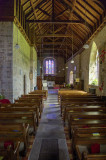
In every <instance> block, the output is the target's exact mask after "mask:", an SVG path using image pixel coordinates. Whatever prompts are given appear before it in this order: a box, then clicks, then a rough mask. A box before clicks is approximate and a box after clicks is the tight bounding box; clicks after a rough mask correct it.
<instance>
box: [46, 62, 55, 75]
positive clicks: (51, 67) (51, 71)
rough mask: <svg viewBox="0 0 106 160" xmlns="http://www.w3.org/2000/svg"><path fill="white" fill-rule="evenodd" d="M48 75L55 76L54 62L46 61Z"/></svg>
mask: <svg viewBox="0 0 106 160" xmlns="http://www.w3.org/2000/svg"><path fill="white" fill-rule="evenodd" d="M46 74H54V60H46Z"/></svg>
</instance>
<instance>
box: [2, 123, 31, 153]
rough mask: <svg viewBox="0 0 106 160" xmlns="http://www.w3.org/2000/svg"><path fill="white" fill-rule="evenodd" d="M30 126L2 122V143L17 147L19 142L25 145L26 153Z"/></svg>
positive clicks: (24, 150)
mask: <svg viewBox="0 0 106 160" xmlns="http://www.w3.org/2000/svg"><path fill="white" fill-rule="evenodd" d="M28 132H29V124H27V125H26V124H24V123H23V124H20V123H14V122H13V123H12V122H11V123H8V122H7V123H4V122H0V143H1V142H4V143H5V142H12V143H13V145H14V146H15V147H16V144H17V143H18V141H20V143H23V144H24V146H23V152H26V149H27V146H28V139H29V135H28Z"/></svg>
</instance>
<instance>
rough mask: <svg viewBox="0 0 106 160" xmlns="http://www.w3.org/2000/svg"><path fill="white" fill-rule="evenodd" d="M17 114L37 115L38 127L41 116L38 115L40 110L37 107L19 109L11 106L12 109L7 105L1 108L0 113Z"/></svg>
mask: <svg viewBox="0 0 106 160" xmlns="http://www.w3.org/2000/svg"><path fill="white" fill-rule="evenodd" d="M16 112H18V113H21V112H22V113H25V112H31V113H33V112H34V113H35V114H36V124H37V125H38V123H39V114H38V108H37V107H34V106H32V107H17V106H15V105H14V106H13V105H12V106H11V105H10V107H7V106H6V105H3V106H1V108H0V113H12V114H14V113H16Z"/></svg>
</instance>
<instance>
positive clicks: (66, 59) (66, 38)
mask: <svg viewBox="0 0 106 160" xmlns="http://www.w3.org/2000/svg"><path fill="white" fill-rule="evenodd" d="M66 60H67V38H66ZM67 68H68V66H66V69H67Z"/></svg>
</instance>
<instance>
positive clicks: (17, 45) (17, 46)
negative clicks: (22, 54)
mask: <svg viewBox="0 0 106 160" xmlns="http://www.w3.org/2000/svg"><path fill="white" fill-rule="evenodd" d="M15 48H16V49H19V48H20V46H19V44H18V27H17V43H16V45H15Z"/></svg>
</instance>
